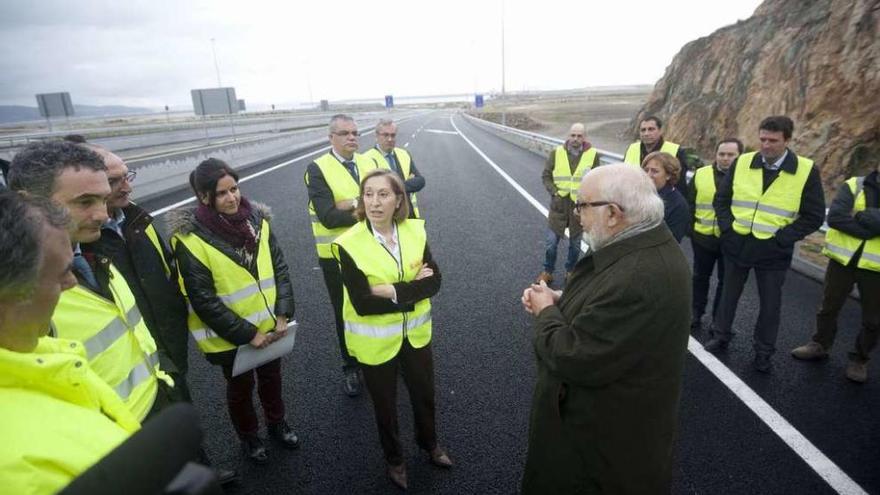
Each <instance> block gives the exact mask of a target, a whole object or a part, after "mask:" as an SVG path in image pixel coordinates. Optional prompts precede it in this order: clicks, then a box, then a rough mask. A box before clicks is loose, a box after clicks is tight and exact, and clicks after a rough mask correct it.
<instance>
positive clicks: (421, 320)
mask: <svg viewBox="0 0 880 495" xmlns="http://www.w3.org/2000/svg"><path fill="white" fill-rule="evenodd" d="M430 321H431V312H430V311H429V312H427V313H425V314H423V315H422V316H419V317H418V318H413V319H411V320H409V321H408V322H407V325H406V328H407V329H409V330H412V329H413V328H416V327H420V326H422V325H424V324H425V323H429V322H430Z"/></svg>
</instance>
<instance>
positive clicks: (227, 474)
mask: <svg viewBox="0 0 880 495" xmlns="http://www.w3.org/2000/svg"><path fill="white" fill-rule="evenodd" d="M214 474H215V475H217V481H218V482H219V483H220V485H228V484H230V483H237V482H238V472H237V471H235V470H233V469H214Z"/></svg>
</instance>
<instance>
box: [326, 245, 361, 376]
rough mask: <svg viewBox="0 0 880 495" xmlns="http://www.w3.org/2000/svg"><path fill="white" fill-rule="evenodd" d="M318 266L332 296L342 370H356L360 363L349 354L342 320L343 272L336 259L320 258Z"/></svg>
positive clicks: (331, 301) (328, 292) (331, 302)
mask: <svg viewBox="0 0 880 495" xmlns="http://www.w3.org/2000/svg"><path fill="white" fill-rule="evenodd" d="M318 266H320V267H321V272H323V273H324V284H325V285H326V286H327V294H328V295H329V296H330V304H331V305H332V306H333V318H334V320H335V322H336V339H337V340H338V342H339V353H340V355H341V356H342V369H343V370H344V371H348V370H351V369H356V368H357V367H358V362H357V360H356V359H355V358H353V357H351V355H350V354H349V353H348V348H347V347H346V346H345V323H344V322H343V320H342V272H340V271H339V264H338V263H337V262H336V260H335V259H325V258H318Z"/></svg>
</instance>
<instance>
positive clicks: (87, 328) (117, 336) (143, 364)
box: [52, 264, 174, 420]
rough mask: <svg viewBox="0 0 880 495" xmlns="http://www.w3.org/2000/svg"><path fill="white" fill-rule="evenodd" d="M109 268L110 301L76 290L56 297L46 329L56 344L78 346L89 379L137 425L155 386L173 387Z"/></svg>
mask: <svg viewBox="0 0 880 495" xmlns="http://www.w3.org/2000/svg"><path fill="white" fill-rule="evenodd" d="M109 266H110V292H111V293H112V294H113V300H112V301H111V300H108V299H105V298H103V297H102V296H100V295H98V294H96V293H94V292H92V291H91V290H90V289H88V288H86V287H83V286H82V285H77V286H76V287H74V288H72V289H70V290H68V291H64V292H62V293H61V298H60V299H59V300H58V307H57V308H55V314H54V315H53V316H52V324H53V325H54V327H55V331H56V335H57V336H58V337H59V338H62V339H70V340H79V341H81V342H82V343H83V345H84V346H85V350H86V357H87V358H88V360H89V364H90V365H91V367H92V369H93V370H95V373H97V374H98V376H100V377H101V378H103V379H104V381H106V382H107V383H108V384H109V385H110V387H112V388H113V390H115V391H116V393H117V394H118V395H119V397H120V398H121V399H122V401H123V402H124V403H125V404H126V405H127V406H128V407H129V409H131V412H132V413H134V415H135V417H136V418H137V419H138V420H143V419H144V418H145V417H146V416H147V413H148V412H150V408H152V407H153V402H154V401H155V400H156V393H157V391H158V389H159V384H158V382H157V380H162V381H164V382H165V383H167V384H168V385H169V386H174V381H173V380H172V379H171V377H169V376H168V375H167V374H165V372H163V371H162V370H160V369H159V354H158V352H157V350H156V342H155V341H154V340H153V337H152V336H151V335H150V331H149V329H148V328H147V325H146V323H145V322H144V319H143V318H142V317H141V312H140V311H139V310H138V307H137V305H136V303H135V299H134V295H133V294H132V293H131V289H129V287H128V284H127V283H126V282H125V279H124V278H123V277H122V274H120V273H119V271H117V270H116V267H115V266H113V265H112V264H110V265H109Z"/></svg>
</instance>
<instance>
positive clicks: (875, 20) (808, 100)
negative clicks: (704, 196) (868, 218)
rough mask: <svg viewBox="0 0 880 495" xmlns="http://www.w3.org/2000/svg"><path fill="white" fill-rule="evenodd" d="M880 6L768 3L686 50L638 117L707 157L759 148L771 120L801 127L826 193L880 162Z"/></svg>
mask: <svg viewBox="0 0 880 495" xmlns="http://www.w3.org/2000/svg"><path fill="white" fill-rule="evenodd" d="M878 34H880V0H765V1H764V3H763V4H761V6H760V7H758V9H757V10H756V11H755V13H754V15H753V16H752V17H751V18H749V19H748V20H745V21H741V22H739V23H737V24H734V25H731V26H727V27H724V28H722V29H719V30H718V31H716V32H715V33H713V34H711V35H710V36H707V37H705V38H700V39H698V40H695V41H692V42H690V43H688V44H687V45H685V46H684V48H682V49H681V51H680V52H679V53H678V55H676V56H675V58H674V59H673V61H672V64H670V65H669V67H667V69H666V73H665V74H664V76H663V78H662V79H660V81H658V82H657V84H656V85H655V86H654V91H653V93H651V95H650V96H649V98H648V102H647V103H646V104H645V106H644V107H643V108H642V110H641V111H640V113H639V116H638V117H637V118H636V119H635V120H634V121H633V124H632V126H633V128H636V127H637V126H638V120H639V119H640V118H641V117H642V116H644V115H647V114H653V115H657V116H659V117H660V118H661V119H663V120H664V134H665V136H666V137H667V138H668V139H669V140H671V141H675V142H678V143H682V144H683V145H686V146H689V147H693V148H695V149H696V150H697V151H698V152H699V154H700V155H701V156H703V157H704V158H711V157H712V156H713V154H714V146H715V144H716V142H717V141H718V140H720V139H722V138H724V137H727V136H738V137H740V138H741V139H742V140H743V141H744V142H745V143H746V146H747V147H750V148H752V149H756V148H757V146H758V141H757V135H758V125H759V123H760V122H761V120H762V119H763V118H764V117H767V116H769V115H779V114H782V115H788V116H789V117H791V118H792V119H793V120H794V122H795V132H794V136H793V138H792V142H791V144H790V146H791V148H792V149H793V150H794V151H795V152H796V153H798V154H799V155H803V156H806V157H810V158H813V159H814V160H815V162H816V164H817V165H818V166H819V167H820V168H821V170H822V178H823V181H824V182H825V186H826V192H829V193H830V192H831V191H832V190H834V189H835V188H836V187H837V186H838V185H839V184H840V183H841V182H842V181H843V180H845V179H846V178H847V177H848V176H851V175H856V174H865V173H867V172H869V171H871V170H873V169H874V168H875V167H876V166H877V164H878V163H880V37H878Z"/></svg>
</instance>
